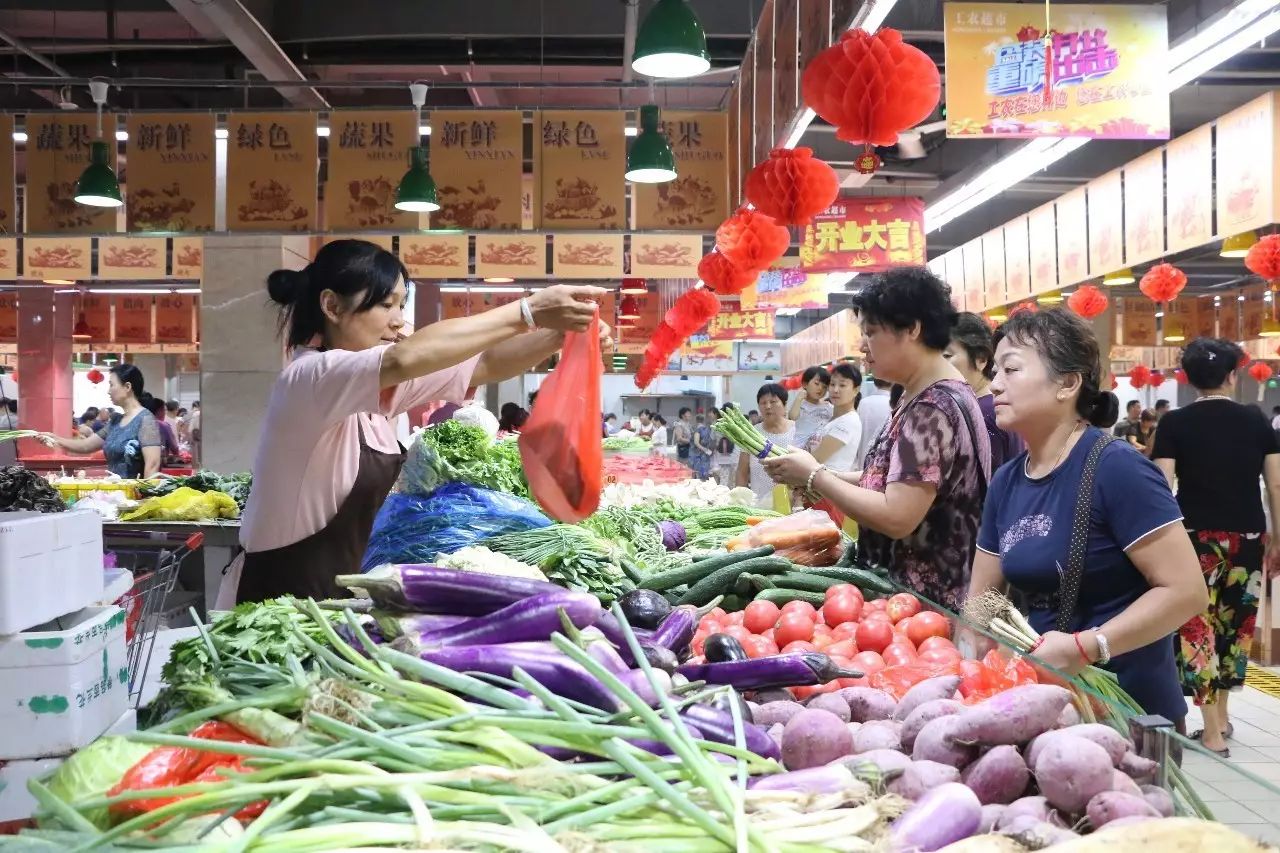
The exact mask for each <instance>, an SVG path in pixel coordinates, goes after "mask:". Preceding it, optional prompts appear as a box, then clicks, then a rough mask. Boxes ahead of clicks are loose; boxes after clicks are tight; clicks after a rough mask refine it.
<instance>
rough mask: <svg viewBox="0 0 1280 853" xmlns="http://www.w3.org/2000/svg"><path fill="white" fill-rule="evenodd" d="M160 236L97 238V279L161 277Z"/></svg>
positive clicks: (162, 244) (162, 250) (162, 252)
mask: <svg viewBox="0 0 1280 853" xmlns="http://www.w3.org/2000/svg"><path fill="white" fill-rule="evenodd" d="M167 242H168V241H167V240H166V239H165V238H164V237H102V238H100V239H99V240H98V278H101V279H107V280H109V281H111V280H114V281H132V280H138V281H141V280H145V279H157V278H165V277H166V275H165V260H166V258H165V249H166V245H165V244H166V243H167Z"/></svg>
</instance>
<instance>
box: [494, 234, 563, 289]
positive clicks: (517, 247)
mask: <svg viewBox="0 0 1280 853" xmlns="http://www.w3.org/2000/svg"><path fill="white" fill-rule="evenodd" d="M476 276H477V277H479V278H486V279H488V278H511V279H516V280H520V279H526V278H546V277H547V235H546V234H497V235H494V236H487V235H484V234H477V235H476Z"/></svg>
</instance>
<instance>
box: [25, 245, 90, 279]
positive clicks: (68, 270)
mask: <svg viewBox="0 0 1280 853" xmlns="http://www.w3.org/2000/svg"><path fill="white" fill-rule="evenodd" d="M92 262H93V240H92V238H90V237H25V238H23V240H22V277H23V278H35V279H40V280H41V281H80V280H83V279H86V278H88V277H89V276H90V274H91V273H92V267H91V264H92Z"/></svg>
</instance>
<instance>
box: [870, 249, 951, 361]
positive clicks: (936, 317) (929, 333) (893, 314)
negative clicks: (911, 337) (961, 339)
mask: <svg viewBox="0 0 1280 853" xmlns="http://www.w3.org/2000/svg"><path fill="white" fill-rule="evenodd" d="M852 303H853V310H854V311H855V312H856V313H857V314H858V316H859V317H861V318H862V319H863V320H865V321H866V322H868V323H874V324H876V325H879V326H885V327H887V328H890V329H894V330H896V331H899V332H909V331H911V329H912V328H914V327H915V325H916V324H917V323H919V324H920V343H922V344H924V345H925V346H926V347H928V348H929V349H931V350H937V351H938V352H941V351H942V350H944V349H946V348H947V344H948V343H950V342H951V327H952V326H954V325H955V323H956V309H955V308H954V307H952V305H951V288H949V287H947V285H946V284H945V283H944V282H943V281H942V279H940V278H938V277H937V276H936V275H934V274H933V273H931V272H929V270H927V269H925V268H924V267H895V268H893V269H891V270H888V271H887V272H882V273H880V274H878V275H876V276H874V277H873V278H872V279H871V282H870V283H869V284H867V285H866V286H865V287H863V288H862V290H860V291H858V292H857V293H855V294H854V295H853V300H852Z"/></svg>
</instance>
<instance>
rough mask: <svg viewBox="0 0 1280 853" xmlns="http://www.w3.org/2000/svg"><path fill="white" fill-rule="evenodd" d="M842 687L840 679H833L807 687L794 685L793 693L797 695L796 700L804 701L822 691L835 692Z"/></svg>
mask: <svg viewBox="0 0 1280 853" xmlns="http://www.w3.org/2000/svg"><path fill="white" fill-rule="evenodd" d="M839 689H840V680H839V679H833V680H831V681H828V682H827V683H826V684H816V685H812V686H806V687H792V688H791V694H792V695H793V696H795V697H796V701H798V702H803V701H804V700H806V699H808V698H809V697H810V696H817V695H818V694H820V693H834V692H835V691H837V690H839Z"/></svg>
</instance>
